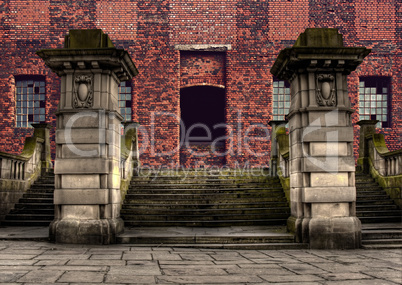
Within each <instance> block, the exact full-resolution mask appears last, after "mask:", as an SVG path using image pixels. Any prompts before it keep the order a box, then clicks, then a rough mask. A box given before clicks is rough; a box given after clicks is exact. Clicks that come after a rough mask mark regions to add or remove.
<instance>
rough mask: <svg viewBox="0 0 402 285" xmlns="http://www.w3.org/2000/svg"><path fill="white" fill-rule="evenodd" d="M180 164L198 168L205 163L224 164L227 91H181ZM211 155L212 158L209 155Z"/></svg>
mask: <svg viewBox="0 0 402 285" xmlns="http://www.w3.org/2000/svg"><path fill="white" fill-rule="evenodd" d="M180 110H181V120H182V122H183V125H184V127H183V126H182V127H181V130H180V142H181V143H182V145H181V148H180V150H181V151H180V164H182V165H190V164H191V165H194V162H196V160H200V159H203V162H208V161H209V162H210V163H208V164H213V165H216V164H221V163H222V161H221V160H222V156H223V155H222V153H223V152H224V147H225V135H226V125H225V121H226V120H225V89H224V88H220V87H214V86H192V87H186V88H182V89H181V91H180ZM207 153H208V154H207Z"/></svg>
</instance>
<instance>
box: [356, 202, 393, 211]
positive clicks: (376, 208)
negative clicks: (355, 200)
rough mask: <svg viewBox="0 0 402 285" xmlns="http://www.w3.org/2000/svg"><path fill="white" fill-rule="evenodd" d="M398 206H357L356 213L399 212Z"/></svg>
mask: <svg viewBox="0 0 402 285" xmlns="http://www.w3.org/2000/svg"><path fill="white" fill-rule="evenodd" d="M398 209H399V208H398V206H397V205H395V204H390V205H366V206H356V212H364V211H388V210H390V211H392V210H398Z"/></svg>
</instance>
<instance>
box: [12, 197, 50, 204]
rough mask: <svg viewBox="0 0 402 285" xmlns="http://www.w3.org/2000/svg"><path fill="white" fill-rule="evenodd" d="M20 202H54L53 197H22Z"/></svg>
mask: <svg viewBox="0 0 402 285" xmlns="http://www.w3.org/2000/svg"><path fill="white" fill-rule="evenodd" d="M19 204H53V198H21V199H20V200H19Z"/></svg>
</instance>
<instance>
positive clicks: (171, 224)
mask: <svg viewBox="0 0 402 285" xmlns="http://www.w3.org/2000/svg"><path fill="white" fill-rule="evenodd" d="M286 222H287V219H264V220H253V221H250V220H227V221H192V220H189V221H131V220H125V221H124V225H125V226H126V227H161V226H165V227H230V226H250V225H261V226H269V225H286Z"/></svg>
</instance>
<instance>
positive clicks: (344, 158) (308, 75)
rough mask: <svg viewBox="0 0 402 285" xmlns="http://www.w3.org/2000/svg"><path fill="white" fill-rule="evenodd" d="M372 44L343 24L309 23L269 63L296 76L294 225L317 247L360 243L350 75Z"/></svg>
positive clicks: (292, 145)
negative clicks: (347, 39) (358, 40)
mask: <svg viewBox="0 0 402 285" xmlns="http://www.w3.org/2000/svg"><path fill="white" fill-rule="evenodd" d="M369 52H370V50H368V49H366V48H364V47H356V48H355V47H344V46H343V39H342V35H340V34H339V33H338V31H337V29H306V30H305V32H304V33H302V34H301V35H300V36H299V38H298V39H297V41H296V43H295V44H294V46H293V47H292V48H286V49H284V50H282V51H281V52H280V54H279V56H278V58H277V60H276V61H275V63H274V65H273V67H272V69H271V72H272V73H273V74H274V75H275V76H276V77H278V78H280V79H285V80H288V81H289V82H290V84H291V107H290V110H289V115H288V120H289V136H290V145H289V147H290V153H289V156H290V158H289V160H290V200H291V217H290V218H289V220H288V229H289V230H290V231H292V232H294V233H295V235H296V239H297V240H298V241H299V242H304V243H309V244H310V248H312V249H340V248H342V249H343V248H345V249H346V248H349V249H352V248H358V247H360V244H361V223H360V220H359V219H358V218H357V217H356V187H355V162H354V157H353V127H352V123H351V114H352V113H353V110H352V109H351V104H350V101H349V96H348V92H347V75H348V74H350V72H351V71H353V70H355V69H356V67H357V66H358V65H359V64H360V63H361V62H362V61H363V59H364V57H365V56H367V55H368V54H369Z"/></svg>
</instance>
